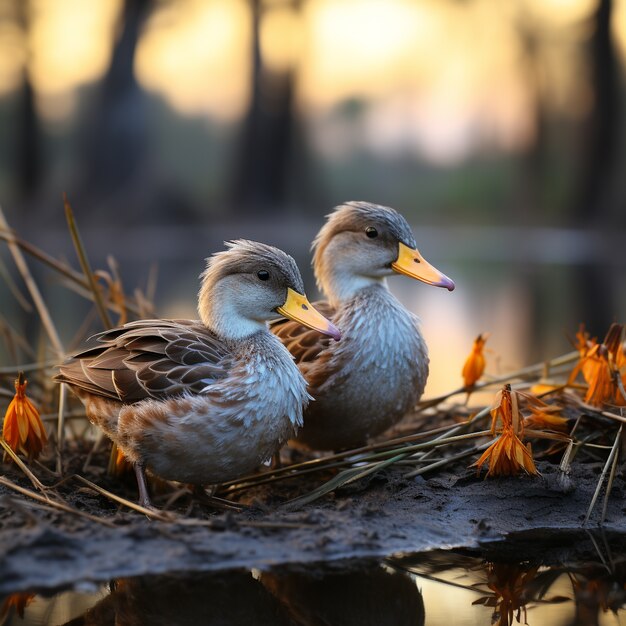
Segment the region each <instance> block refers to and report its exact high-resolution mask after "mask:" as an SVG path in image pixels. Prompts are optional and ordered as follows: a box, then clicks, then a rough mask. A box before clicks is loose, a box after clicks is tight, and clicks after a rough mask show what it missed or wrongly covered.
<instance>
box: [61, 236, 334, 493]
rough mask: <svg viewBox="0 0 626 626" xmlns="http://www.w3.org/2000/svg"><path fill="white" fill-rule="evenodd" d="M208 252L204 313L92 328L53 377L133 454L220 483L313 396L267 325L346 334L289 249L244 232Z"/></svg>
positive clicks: (252, 461)
mask: <svg viewBox="0 0 626 626" xmlns="http://www.w3.org/2000/svg"><path fill="white" fill-rule="evenodd" d="M226 245H227V246H228V249H227V250H225V251H222V252H218V253H216V254H214V255H213V256H212V257H210V258H209V259H207V267H206V270H205V271H204V273H203V274H202V275H201V278H202V286H201V289H200V293H199V297H198V312H199V315H200V320H193V321H192V320H160V319H158V320H140V321H136V322H130V323H128V324H125V325H124V326H121V327H119V328H115V329H113V330H108V331H105V332H103V333H100V334H99V335H96V337H95V339H96V341H95V343H96V345H95V347H92V348H90V349H87V350H84V351H82V352H79V353H78V354H76V355H75V356H74V357H73V358H72V359H71V360H70V361H68V362H67V363H65V364H64V365H62V366H60V373H59V374H58V375H57V376H56V377H55V379H56V380H57V381H58V382H62V383H66V384H68V385H69V386H70V387H71V389H72V390H73V391H74V392H75V393H76V394H77V395H78V396H79V398H80V399H81V400H82V402H83V403H84V405H85V407H86V410H87V416H88V418H89V419H90V420H91V422H93V423H94V424H96V425H97V426H99V427H100V428H101V429H102V430H103V431H104V432H105V433H106V434H107V435H108V436H109V437H110V438H111V439H112V440H113V441H114V442H115V443H116V444H117V445H118V447H119V448H120V450H121V451H122V452H123V453H124V455H126V457H127V458H128V459H129V460H130V461H132V462H133V463H134V464H135V469H136V474H137V479H138V484H139V490H140V501H141V502H142V504H144V505H148V504H149V497H148V493H147V489H146V485H145V476H144V472H143V470H144V468H145V467H147V468H149V469H150V470H151V471H152V472H154V473H155V474H156V475H158V476H160V477H161V478H165V479H170V480H176V481H181V482H186V483H194V484H215V483H220V482H223V481H226V480H231V479H235V478H237V477H239V476H242V475H244V474H247V473H249V472H251V471H252V470H254V469H255V468H256V467H257V466H258V465H259V464H261V463H263V462H264V461H266V460H267V459H268V458H269V457H271V455H272V454H273V453H274V452H276V451H277V450H278V448H279V447H280V445H281V444H282V443H283V442H284V441H285V440H287V439H288V438H289V437H292V436H293V435H294V434H295V432H296V430H297V428H298V427H299V426H300V425H301V424H302V410H303V407H305V406H306V405H307V403H308V401H309V395H308V393H307V388H306V382H305V380H304V378H303V377H302V375H301V374H300V372H299V371H298V368H297V367H296V365H295V364H294V361H293V358H292V356H291V355H290V354H289V352H288V351H287V350H286V349H285V348H284V346H282V345H281V343H280V341H278V339H277V338H276V337H275V336H274V335H272V333H270V332H269V330H268V328H267V320H269V319H272V318H275V317H276V313H277V312H278V313H279V314H281V315H284V316H286V317H288V318H290V319H292V320H294V321H296V322H297V323H298V324H304V325H305V326H306V327H308V328H310V329H316V331H317V332H321V333H325V334H326V335H329V336H330V337H332V338H333V339H339V337H340V334H339V332H338V330H337V329H336V328H335V327H334V326H333V324H332V323H330V322H329V321H328V320H327V319H325V318H324V317H322V315H320V314H319V313H318V312H317V311H316V310H315V309H314V307H313V306H312V305H311V304H310V303H309V302H308V300H307V299H306V297H305V295H304V287H303V284H302V278H301V276H300V272H299V270H298V268H297V266H296V264H295V262H294V260H293V259H292V258H291V257H290V256H288V255H287V254H285V253H284V252H282V251H281V250H278V249H277V248H273V247H271V246H268V245H265V244H261V243H256V242H252V241H246V240H238V241H233V242H231V243H228V244H226Z"/></svg>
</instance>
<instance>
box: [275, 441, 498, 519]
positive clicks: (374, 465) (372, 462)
mask: <svg viewBox="0 0 626 626" xmlns="http://www.w3.org/2000/svg"><path fill="white" fill-rule="evenodd" d="M490 432H491V431H489V430H483V431H480V432H476V433H468V434H465V435H456V436H452V437H446V438H435V439H433V440H431V441H425V442H424V443H419V444H414V445H412V446H405V447H403V448H395V449H394V450H386V451H384V452H379V453H377V454H372V455H370V456H368V457H362V458H361V459H359V462H368V461H369V463H368V464H367V465H365V466H361V467H354V468H350V469H347V470H344V471H343V472H341V473H339V474H337V476H334V477H333V478H331V479H330V480H329V481H327V482H326V483H324V484H323V485H321V486H320V487H318V488H317V489H314V490H313V491H311V492H310V493H308V494H304V495H302V496H299V497H297V498H294V499H293V500H290V501H289V502H287V503H285V505H284V506H285V507H286V508H288V509H292V508H295V507H298V506H302V505H304V504H308V503H310V502H313V501H314V500H317V499H318V498H321V497H322V496H324V495H326V494H328V493H330V492H331V491H334V490H335V489H337V488H338V487H341V486H343V485H347V484H349V483H351V482H354V481H355V480H359V479H360V478H364V477H365V476H369V475H370V474H373V473H374V472H377V471H379V470H381V469H383V468H385V467H388V466H389V465H393V464H394V463H397V462H398V461H402V460H404V459H406V458H407V457H409V456H411V454H413V453H415V452H418V451H421V450H425V449H428V448H438V447H441V446H445V445H447V444H452V443H458V442H460V441H466V440H468V439H476V438H479V437H485V436H487V435H489V434H490ZM390 455H391V456H390ZM385 457H388V458H385ZM378 459H380V460H378ZM438 463H439V461H438Z"/></svg>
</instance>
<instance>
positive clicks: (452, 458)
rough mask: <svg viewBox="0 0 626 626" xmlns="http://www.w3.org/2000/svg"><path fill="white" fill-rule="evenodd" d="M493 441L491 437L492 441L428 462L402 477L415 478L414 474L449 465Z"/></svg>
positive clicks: (484, 447) (480, 450) (418, 474)
mask: <svg viewBox="0 0 626 626" xmlns="http://www.w3.org/2000/svg"><path fill="white" fill-rule="evenodd" d="M494 441H495V439H493V440H492V441H488V442H487V443H484V444H482V445H481V446H474V447H472V448H470V449H469V450H463V452H459V453H458V454H453V455H452V456H449V457H447V458H445V459H440V460H439V461H435V462H434V463H430V464H429V465H425V466H424V467H420V468H419V469H416V470H413V471H412V472H409V473H408V474H405V475H404V477H405V478H415V477H416V476H421V475H422V474H426V473H427V472H432V471H433V470H436V469H439V468H440V467H444V466H446V465H449V464H450V463H455V462H456V461H460V460H461V459H464V458H465V457H468V456H472V455H473V454H476V453H478V452H482V451H483V450H486V449H487V448H488V447H489V446H490V445H491V444H492V443H494Z"/></svg>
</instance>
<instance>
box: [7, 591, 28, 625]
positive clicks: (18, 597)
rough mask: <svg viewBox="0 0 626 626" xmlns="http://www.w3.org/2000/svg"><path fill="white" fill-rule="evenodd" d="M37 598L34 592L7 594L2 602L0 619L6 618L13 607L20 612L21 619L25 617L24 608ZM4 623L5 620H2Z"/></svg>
mask: <svg viewBox="0 0 626 626" xmlns="http://www.w3.org/2000/svg"><path fill="white" fill-rule="evenodd" d="M34 598H35V594H34V593H28V592H24V593H12V594H11V595H10V596H7V597H6V598H5V600H4V602H3V603H2V607H1V608H0V620H4V618H6V617H7V616H8V615H9V612H10V611H11V609H12V608H14V609H15V612H16V613H17V614H18V616H19V617H20V619H24V609H25V608H26V607H27V606H28V605H29V604H30V603H31V602H32V601H33V599H34ZM2 623H4V621H2Z"/></svg>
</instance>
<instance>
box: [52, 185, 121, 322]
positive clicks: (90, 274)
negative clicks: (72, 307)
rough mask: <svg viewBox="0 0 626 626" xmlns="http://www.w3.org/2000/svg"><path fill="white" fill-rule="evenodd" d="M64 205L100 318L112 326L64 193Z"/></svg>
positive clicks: (75, 246) (77, 252)
mask: <svg viewBox="0 0 626 626" xmlns="http://www.w3.org/2000/svg"><path fill="white" fill-rule="evenodd" d="M63 205H64V206H65V217H66V219H67V225H68V228H69V229H70V234H71V236H72V241H73V242H74V248H75V249H76V254H77V255H78V261H79V262H80V266H81V268H82V270H83V274H84V275H85V278H86V279H87V281H88V283H89V287H90V288H91V292H92V293H93V298H94V302H95V303H96V308H97V309H98V313H99V315H100V319H101V320H102V324H103V325H104V327H105V328H111V327H112V324H111V318H110V317H109V313H108V311H107V308H106V306H105V305H104V300H103V299H102V292H101V291H100V288H99V287H98V282H97V280H96V277H95V275H94V273H93V271H92V270H91V265H90V264H89V259H88V258H87V252H86V251H85V246H83V242H82V239H81V236H80V232H79V231H78V226H77V225H76V220H75V218H74V212H73V211H72V207H71V206H70V203H69V202H68V199H67V195H66V194H63Z"/></svg>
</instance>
